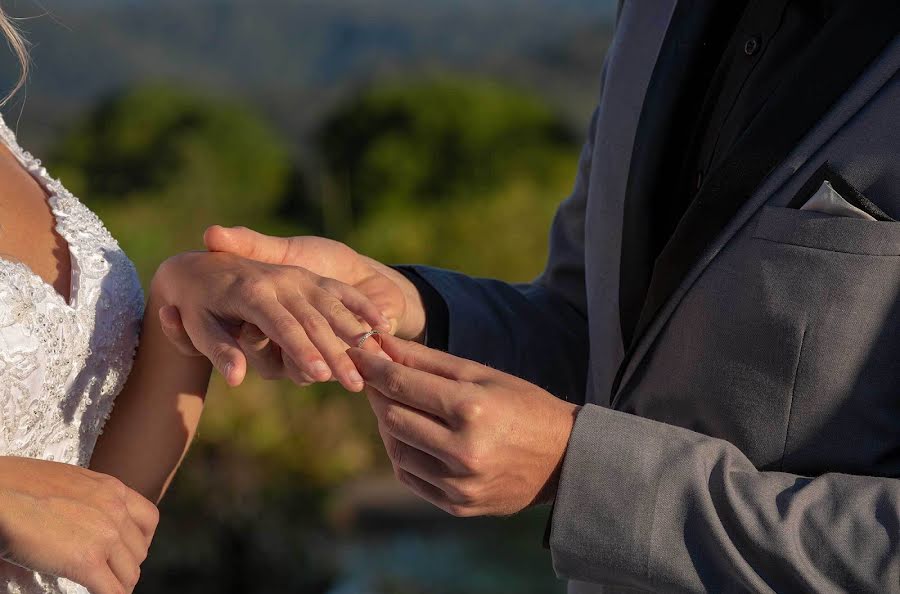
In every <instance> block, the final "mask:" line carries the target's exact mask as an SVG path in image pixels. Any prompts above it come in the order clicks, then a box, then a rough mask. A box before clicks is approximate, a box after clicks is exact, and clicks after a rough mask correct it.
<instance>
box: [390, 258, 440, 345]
mask: <svg viewBox="0 0 900 594" xmlns="http://www.w3.org/2000/svg"><path fill="white" fill-rule="evenodd" d="M392 268H393V269H394V270H396V271H397V272H399V273H400V274H402V275H403V276H405V277H406V278H407V279H408V280H409V282H411V283H412V284H413V285H414V286H415V287H416V290H417V291H419V295H420V296H421V298H422V306H423V307H424V308H425V337H424V340H423V342H424V344H425V346H427V347H429V348H432V349H437V350H440V351H447V350H448V349H449V348H450V309H449V308H448V307H447V302H446V301H445V300H444V298H443V297H442V296H441V294H440V293H439V292H438V291H437V289H435V288H434V287H433V286H432V285H431V283H429V282H428V281H427V280H425V278H424V277H423V276H422V275H421V274H419V273H418V271H416V269H415V267H414V266H393V267H392Z"/></svg>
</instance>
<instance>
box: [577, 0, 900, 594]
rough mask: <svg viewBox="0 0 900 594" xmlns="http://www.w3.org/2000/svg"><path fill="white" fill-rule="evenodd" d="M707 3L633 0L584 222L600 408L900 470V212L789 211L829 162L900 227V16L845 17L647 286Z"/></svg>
mask: <svg viewBox="0 0 900 594" xmlns="http://www.w3.org/2000/svg"><path fill="white" fill-rule="evenodd" d="M703 5H704V3H703V2H688V0H680V2H678V1H676V0H669V1H666V2H624V3H622V6H621V8H620V15H619V20H618V25H617V27H618V28H617V33H616V36H615V38H614V41H613V43H612V46H611V47H610V49H609V54H608V57H607V65H606V70H605V74H604V91H603V96H602V99H601V104H600V107H599V111H598V114H597V124H596V137H595V139H594V153H593V161H592V166H591V173H590V183H589V192H590V194H589V198H588V204H587V210H586V214H585V217H586V220H585V265H586V280H587V293H588V311H589V320H590V333H591V366H590V369H591V371H590V373H591V376H590V377H589V378H588V398H587V399H588V402H593V403H597V404H601V405H606V406H613V407H615V408H617V409H620V410H623V411H627V412H631V413H634V414H638V415H640V416H644V417H648V418H652V419H656V420H660V421H664V422H667V423H671V424H675V425H680V426H683V427H687V428H690V429H693V430H696V431H699V432H702V433H705V434H708V435H712V436H715V437H720V438H723V439H726V440H728V441H730V442H732V443H734V444H735V445H736V446H738V447H739V448H740V449H741V450H742V451H743V452H744V453H745V454H746V455H747V456H748V457H749V458H750V460H752V461H753V462H754V464H755V465H756V466H757V467H758V468H760V469H767V470H785V471H789V472H793V473H798V474H819V473H822V472H826V471H836V472H847V473H861V474H869V475H882V476H900V431H898V419H900V398H898V397H897V396H898V387H900V356H898V353H900V223H898V222H883V221H870V220H862V219H855V218H844V217H836V216H827V215H822V214H819V213H815V212H809V211H806V210H799V209H798V208H797V206H798V204H797V203H794V202H793V201H794V200H795V198H796V197H797V196H798V194H800V193H801V192H804V191H806V188H804V186H805V185H806V184H807V182H808V181H809V180H810V179H811V178H813V176H814V174H816V173H817V171H818V170H819V169H820V167H821V166H822V165H823V164H825V163H827V164H828V165H829V167H830V169H831V170H832V172H833V173H834V174H835V175H837V176H840V177H842V178H844V179H845V180H846V181H848V182H849V183H850V184H851V185H852V186H853V187H854V188H855V190H857V191H858V192H860V193H861V194H863V195H865V197H866V198H868V199H869V200H871V201H872V202H874V203H875V204H876V205H877V206H879V207H880V208H881V209H882V210H883V211H884V212H885V213H887V214H889V215H891V216H892V217H893V218H895V219H900V109H898V107H897V106H898V105H900V77H898V74H897V68H898V65H900V40H898V39H897V34H896V31H897V9H896V7H895V6H892V3H891V2H873V3H871V7H870V8H869V7H867V10H870V11H871V12H869V13H866V14H855V15H850V14H849V13H848V14H844V13H842V12H841V11H840V9H839V8H838V9H836V13H835V15H836V16H835V17H833V18H834V19H837V20H833V21H831V22H829V23H828V26H827V27H825V28H823V30H822V31H821V33H817V35H816V39H815V40H814V44H813V45H814V47H811V48H803V50H802V51H808V54H807V55H806V56H800V57H801V58H803V59H798V60H797V61H796V64H793V65H792V64H789V65H788V69H787V72H786V75H785V76H784V77H783V80H780V81H779V83H778V86H777V88H775V89H774V90H773V92H772V94H771V96H769V97H768V98H767V100H766V102H765V104H764V105H763V106H762V108H761V109H759V111H758V113H755V114H754V118H753V120H752V121H751V122H750V123H749V125H748V126H747V127H746V128H745V129H743V130H742V131H741V133H740V134H739V135H737V136H736V140H735V142H734V144H733V146H732V147H731V148H730V149H729V150H728V151H727V152H726V153H725V154H724V155H722V156H721V159H720V160H719V162H718V163H717V164H716V166H715V167H714V168H713V169H711V170H710V171H709V172H707V174H706V177H705V180H703V182H702V188H701V189H700V190H699V191H698V192H697V193H696V195H694V196H693V197H692V201H691V202H690V205H689V206H688V207H687V209H686V211H685V212H684V213H683V216H682V218H681V219H680V221H679V222H678V226H677V227H676V228H675V230H674V231H673V233H672V235H671V237H670V238H669V240H668V243H667V244H665V245H664V247H662V248H661V251H660V252H659V253H653V254H652V261H651V265H652V263H653V262H655V264H656V267H655V269H651V270H650V271H647V276H646V281H645V282H644V285H643V286H642V285H641V281H640V279H641V277H642V272H643V271H642V270H641V267H642V266H644V265H645V264H644V263H643V261H642V259H643V260H646V257H647V246H646V245H642V244H640V243H637V244H636V240H635V238H636V237H637V238H638V240H640V239H641V234H640V233H634V229H635V228H638V229H639V228H640V226H641V224H642V221H646V220H648V218H649V217H652V216H653V214H654V211H653V209H654V208H659V204H660V197H663V198H665V184H666V182H667V179H665V178H664V177H662V178H661V177H660V174H661V173H665V172H666V171H667V168H666V166H665V165H666V158H667V155H666V154H660V152H659V150H654V147H656V148H657V149H658V148H659V147H660V146H664V147H666V148H667V150H669V151H671V144H667V143H666V141H667V139H668V138H670V137H668V136H667V135H668V134H669V132H667V129H666V127H665V125H664V123H665V121H666V118H667V117H673V116H674V117H677V114H672V113H670V112H667V110H668V109H669V106H670V104H671V103H672V102H673V101H670V99H671V98H672V97H675V96H677V95H678V93H679V92H680V90H679V89H678V81H679V76H678V71H677V69H678V68H679V67H683V66H684V65H683V64H679V62H678V59H677V58H678V56H677V54H678V52H679V48H680V47H681V46H679V44H680V43H684V39H679V37H678V35H677V33H678V27H685V18H686V17H685V13H687V12H690V11H691V10H698V9H701V8H702V6H703ZM855 12H856V13H860V11H855ZM860 27H864V29H860ZM673 54H674V55H673ZM791 68H793V70H791ZM661 122H662V123H661ZM654 143H655V144H654ZM669 170H671V168H669ZM649 182H652V183H649ZM673 183H674V180H673ZM673 199H674V191H673ZM651 273H652V274H651ZM635 278H638V279H639V280H638V281H635ZM635 287H637V289H636V288H635ZM635 295H638V297H635ZM629 335H630V336H631V337H632V338H630V339H626V338H623V336H629ZM572 587H573V589H574V590H576V591H584V592H590V591H593V590H592V589H591V587H590V586H587V585H584V586H579V585H577V584H573V586H572ZM580 587H581V588H583V590H578V588H580Z"/></svg>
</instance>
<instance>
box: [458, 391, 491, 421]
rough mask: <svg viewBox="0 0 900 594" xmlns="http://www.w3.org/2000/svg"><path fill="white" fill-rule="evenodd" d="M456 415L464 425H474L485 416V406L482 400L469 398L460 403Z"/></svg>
mask: <svg viewBox="0 0 900 594" xmlns="http://www.w3.org/2000/svg"><path fill="white" fill-rule="evenodd" d="M456 414H457V416H458V417H459V420H460V421H462V422H463V423H467V424H468V423H474V422H476V421H478V420H479V419H480V418H481V417H482V416H483V415H484V405H483V404H482V403H481V402H480V399H478V398H475V397H469V398H466V399H465V400H462V401H460V403H459V404H458V405H457V407H456Z"/></svg>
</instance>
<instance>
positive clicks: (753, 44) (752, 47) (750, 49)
mask: <svg viewBox="0 0 900 594" xmlns="http://www.w3.org/2000/svg"><path fill="white" fill-rule="evenodd" d="M760 45H761V44H760V42H759V37H757V36H756V35H754V36H752V37H748V38H747V41H746V42H745V43H744V53H745V54H747V55H748V56H752V55H753V54H755V53H756V52H758V51H759V46H760Z"/></svg>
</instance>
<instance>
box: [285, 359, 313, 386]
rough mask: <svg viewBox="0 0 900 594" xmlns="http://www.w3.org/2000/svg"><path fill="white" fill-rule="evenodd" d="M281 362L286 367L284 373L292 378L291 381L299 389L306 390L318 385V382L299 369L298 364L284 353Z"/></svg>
mask: <svg viewBox="0 0 900 594" xmlns="http://www.w3.org/2000/svg"><path fill="white" fill-rule="evenodd" d="M281 362H282V365H283V366H284V371H285V374H286V375H287V377H288V378H290V380H291V381H292V382H294V383H295V384H297V385H298V386H299V387H301V388H305V387H307V386H310V385H312V384H314V383H316V380H314V379H313V378H312V377H311V376H310V375H309V374H308V373H306V372H305V371H303V370H301V369H300V368H299V367H297V364H296V363H294V362H293V361H292V360H291V358H290V357H288V356H287V355H285V354H284V353H282V355H281Z"/></svg>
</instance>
